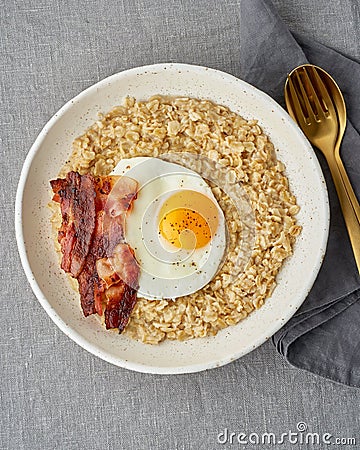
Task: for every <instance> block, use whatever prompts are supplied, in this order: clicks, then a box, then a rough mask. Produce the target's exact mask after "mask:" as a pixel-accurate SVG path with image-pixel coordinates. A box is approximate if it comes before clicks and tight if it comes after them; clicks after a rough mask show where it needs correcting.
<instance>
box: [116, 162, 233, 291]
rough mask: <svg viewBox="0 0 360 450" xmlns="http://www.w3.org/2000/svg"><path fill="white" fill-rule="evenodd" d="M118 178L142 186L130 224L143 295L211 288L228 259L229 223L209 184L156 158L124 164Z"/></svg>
mask: <svg viewBox="0 0 360 450" xmlns="http://www.w3.org/2000/svg"><path fill="white" fill-rule="evenodd" d="M112 174H114V175H126V176H128V177H130V178H133V179H135V180H136V181H137V182H138V185H139V188H138V194H137V199H136V200H135V201H134V203H133V206H132V209H131V211H130V212H129V214H128V215H127V216H126V221H125V240H126V242H127V243H128V244H129V245H130V246H131V247H132V249H133V250H134V252H135V256H136V259H137V261H138V263H139V266H140V278H139V289H138V296H139V297H144V298H147V299H175V298H177V297H181V296H184V295H188V294H192V293H194V292H196V291H198V290H199V289H201V288H202V287H204V286H205V285H206V284H208V283H209V282H210V281H211V280H212V279H213V277H214V276H215V274H216V273H217V271H218V269H219V266H220V264H221V262H222V260H223V258H224V254H225V250H226V224H225V218H224V214H223V212H222V210H221V208H220V207H219V205H218V203H217V201H216V199H215V197H214V195H213V193H212V191H211V188H210V187H209V185H208V184H207V183H206V182H205V180H204V179H203V178H202V177H201V176H200V175H199V174H197V173H196V172H194V171H192V170H189V169H187V168H185V167H182V166H180V165H178V164H173V163H169V162H166V161H163V160H161V159H158V158H151V157H137V158H131V159H122V160H121V161H120V162H119V164H118V165H117V166H116V167H115V169H114V171H113V172H112Z"/></svg>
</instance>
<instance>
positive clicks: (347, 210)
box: [327, 155, 360, 274]
mask: <svg viewBox="0 0 360 450" xmlns="http://www.w3.org/2000/svg"><path fill="white" fill-rule="evenodd" d="M327 162H328V165H329V167H330V172H331V175H332V178H333V181H334V184H335V188H336V192H337V194H338V197H339V201H340V206H341V209H342V212H343V216H344V219H345V224H346V228H347V231H348V234H349V238H350V242H351V246H352V250H353V253H354V257H355V261H356V265H357V268H358V271H359V274H360V222H359V221H358V219H357V217H356V214H355V210H354V208H353V206H352V204H351V201H350V198H349V195H348V193H347V191H346V188H345V184H344V182H343V179H342V176H341V171H340V168H339V166H338V165H337V160H336V158H335V156H334V155H331V156H330V155H328V157H327ZM344 170H345V169H344ZM349 184H350V182H349ZM354 195H355V194H354Z"/></svg>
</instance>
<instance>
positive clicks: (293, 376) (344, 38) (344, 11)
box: [0, 0, 360, 450]
mask: <svg viewBox="0 0 360 450" xmlns="http://www.w3.org/2000/svg"><path fill="white" fill-rule="evenodd" d="M243 1H250V0H243ZM239 4H240V0H224V1H219V0H218V1H213V0H208V1H200V0H198V1H194V0H175V1H164V0H158V1H156V0H150V1H145V0H127V1H126V0H123V1H115V0H107V1H94V0H88V1H80V2H77V1H66V2H61V1H60V0H53V1H45V0H38V1H36V2H34V1H20V0H19V1H15V0H8V1H5V0H2V1H1V2H0V6H1V7H0V19H1V26H0V49H1V51H0V56H1V59H0V68H1V102H0V123H1V128H0V130H1V131H0V139H1V141H0V146H1V148H0V152H1V153H0V154H1V167H0V169H1V178H0V179H1V182H2V188H1V190H0V198H1V214H0V225H1V234H0V243H1V256H2V257H1V259H0V267H1V274H0V281H1V297H2V303H1V306H2V307H1V323H2V333H1V340H0V358H1V359H0V370H1V387H0V395H1V412H0V414H1V422H0V425H1V426H0V448H1V449H15V448H16V449H53V448H60V449H85V448H89V449H117V448H124V449H164V450H165V449H216V448H240V447H241V446H240V445H239V444H236V443H235V444H233V445H230V444H227V445H220V444H219V443H217V435H218V433H220V432H221V431H223V430H224V429H225V428H227V429H228V430H229V432H235V433H239V432H245V433H247V434H250V433H252V432H253V433H258V434H262V433H264V432H273V433H276V434H277V435H278V436H280V435H281V433H285V432H288V431H289V430H290V431H293V432H295V431H297V429H296V426H297V424H298V423H299V422H305V423H306V424H307V426H308V430H309V431H311V432H318V433H319V434H323V433H330V434H332V435H333V436H334V437H343V438H349V437H354V438H356V440H357V442H356V445H353V446H348V445H341V446H339V447H341V448H360V433H359V429H360V419H359V405H360V390H357V389H354V388H349V387H345V386H342V385H338V384H335V383H333V382H330V381H327V380H324V379H322V378H319V377H317V376H315V375H312V374H310V373H307V372H304V371H301V370H298V369H295V368H293V367H291V366H289V365H288V364H287V363H286V362H285V361H284V359H283V358H282V357H281V356H280V355H279V354H277V352H276V350H275V348H274V346H273V345H272V344H271V343H270V342H267V343H265V344H264V345H263V346H261V347H260V348H258V349H257V350H255V351H254V352H252V353H251V354H249V355H247V356H245V357H244V358H242V359H241V360H238V361H235V362H233V363H232V364H229V365H227V366H225V367H222V368H219V369H214V370H211V371H207V372H202V373H198V374H189V375H181V376H156V375H155V376H154V375H145V374H138V373H135V372H130V371H127V370H125V369H120V368H117V367H114V366H111V365H110V364H108V363H105V362H104V361H102V360H100V359H97V358H96V357H94V356H92V355H90V354H88V353H87V352H85V351H84V350H83V349H81V348H80V347H79V346H77V345H76V344H75V343H73V342H72V341H71V340H70V339H68V338H67V337H66V336H65V335H63V334H62V332H60V331H59V330H58V329H57V327H56V326H55V325H54V324H53V323H52V322H51V320H50V319H49V318H48V316H47V315H46V313H45V311H44V310H43V309H42V308H41V306H40V305H39V303H38V302H37V300H36V298H35V297H34V295H33V293H32V291H31V289H30V287H29V285H28V283H27V280H26V278H25V275H24V273H23V271H22V269H21V265H20V260H19V257H18V255H17V249H16V243H15V234H14V229H13V217H14V199H15V192H16V185H17V182H18V178H19V174H20V170H21V167H22V164H23V161H24V159H25V156H26V154H27V152H28V150H29V148H30V146H31V144H32V143H33V141H34V140H35V138H36V136H37V134H38V133H39V131H40V130H41V128H42V127H43V125H44V124H45V123H46V122H47V120H48V119H49V118H50V117H51V116H52V115H53V114H54V113H55V112H56V111H57V110H58V109H59V108H60V107H61V106H62V105H63V104H64V102H66V101H67V100H69V99H70V98H72V97H73V96H74V95H76V94H77V93H79V92H80V91H81V90H83V89H84V88H86V87H88V86H90V85H91V84H93V83H94V82H96V81H98V80H100V79H102V78H104V77H106V76H108V75H111V74H113V73H115V72H118V71H120V70H123V69H127V68H130V67H134V66H137V65H143V64H150V63H155V62H164V61H178V62H188V63H196V64H202V65H207V66H210V67H213V68H217V69H220V70H224V71H227V72H230V73H232V74H234V75H237V74H238V73H239V72H240V67H239V51H240V49H241V43H240V42H239V39H238V33H237V29H238V27H239V24H240V17H239V10H240V8H239ZM274 4H275V6H276V7H277V8H278V9H279V13H280V15H281V16H282V17H283V19H284V21H285V23H287V24H288V25H289V27H290V28H291V29H292V30H294V31H297V32H299V33H303V34H306V35H308V36H310V37H313V38H314V39H317V40H318V41H319V42H322V43H323V44H326V45H329V46H330V47H332V48H335V49H336V50H338V51H340V52H342V53H344V54H346V55H348V56H350V57H352V58H354V59H356V60H360V44H359V43H360V39H359V37H360V36H359V23H360V22H359V4H358V1H356V0H352V1H351V0H336V1H335V0H334V1H332V2H328V1H327V0H320V1H310V0H291V1H287V0H275V1H274ZM246 448H249V449H250V448H275V446H261V445H251V444H249V445H248V446H247V447H246ZM278 448H283V449H287V448H288V449H295V448H307V447H306V446H305V445H298V444H294V445H291V444H289V443H287V444H283V445H279V446H278ZM308 448H325V446H309V447H308ZM331 448H337V446H335V445H332V446H331Z"/></svg>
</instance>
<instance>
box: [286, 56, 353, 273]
mask: <svg viewBox="0 0 360 450" xmlns="http://www.w3.org/2000/svg"><path fill="white" fill-rule="evenodd" d="M324 74H325V75H324ZM330 78H331V77H330V75H328V74H327V73H326V72H325V71H324V70H322V69H320V68H319V67H317V66H314V65H312V64H304V65H302V66H299V67H297V68H295V69H294V70H293V71H292V72H291V73H290V74H289V75H288V78H287V80H286V83H285V102H286V106H287V108H288V111H289V114H290V115H291V117H292V118H293V119H294V120H295V121H296V122H297V123H298V125H299V126H300V128H301V129H302V131H303V132H304V134H305V136H306V137H307V138H308V139H309V141H310V142H311V144H313V145H314V146H315V147H317V148H318V149H319V150H321V152H322V153H323V154H324V156H325V158H326V160H327V163H328V165H329V168H330V172H331V175H332V178H333V181H334V184H335V188H336V191H337V194H338V197H339V201H340V205H341V209H342V212H343V215H344V219H345V223H346V227H347V230H348V233H349V237H350V241H351V245H352V249H353V252H354V257H355V261H356V264H357V267H358V270H359V273H360V220H359V218H360V207H359V203H358V201H357V199H356V196H355V194H354V191H353V189H352V187H351V184H350V181H349V179H348V176H347V174H346V171H345V168H344V166H343V164H342V161H341V158H340V143H341V139H342V137H343V134H344V131H345V127H346V109H345V103H344V100H343V98H342V95H341V93H340V91H339V88H338V87H337V85H336V84H335V82H334V81H333V80H332V79H331V80H330ZM329 80H330V81H329ZM331 81H332V82H331ZM330 86H331V91H330ZM335 88H336V91H337V93H336V96H335V97H334V101H335V99H336V106H339V109H338V112H337V110H336V109H335V106H334V103H333V101H332V92H335ZM345 180H346V181H345ZM347 187H348V189H347ZM352 200H353V201H352Z"/></svg>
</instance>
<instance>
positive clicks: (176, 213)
mask: <svg viewBox="0 0 360 450" xmlns="http://www.w3.org/2000/svg"><path fill="white" fill-rule="evenodd" d="M159 218H160V221H159V233H160V234H161V236H162V237H163V238H164V239H166V241H168V242H169V243H171V244H173V245H174V246H175V247H178V248H183V249H186V250H192V249H195V248H201V247H204V246H205V245H207V244H208V243H209V242H210V241H211V238H212V236H213V235H214V233H215V232H216V229H217V226H218V222H219V219H218V214H217V208H216V206H215V204H214V203H213V201H212V200H211V199H210V198H209V197H207V196H206V195H204V194H201V193H200V192H197V191H189V190H184V191H179V192H177V193H175V194H173V195H172V196H170V197H169V198H168V199H167V200H166V201H165V202H164V204H163V205H162V208H161V210H160V214H159Z"/></svg>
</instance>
